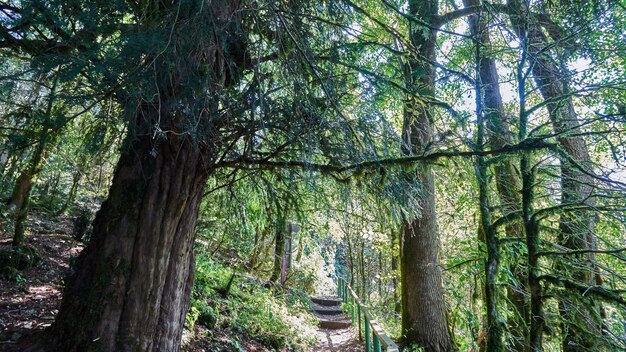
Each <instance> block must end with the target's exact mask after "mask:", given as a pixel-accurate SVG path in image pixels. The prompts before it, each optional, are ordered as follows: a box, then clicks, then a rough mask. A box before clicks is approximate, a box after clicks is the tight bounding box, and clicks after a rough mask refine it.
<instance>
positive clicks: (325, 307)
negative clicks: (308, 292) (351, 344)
mask: <svg viewBox="0 0 626 352" xmlns="http://www.w3.org/2000/svg"><path fill="white" fill-rule="evenodd" d="M311 302H312V308H313V312H314V313H315V316H316V317H317V319H318V320H319V326H320V328H322V329H329V330H336V329H346V328H349V327H350V326H351V325H352V321H351V320H350V317H349V316H348V315H346V314H345V313H344V312H342V311H341V299H340V298H339V297H337V296H315V297H311Z"/></svg>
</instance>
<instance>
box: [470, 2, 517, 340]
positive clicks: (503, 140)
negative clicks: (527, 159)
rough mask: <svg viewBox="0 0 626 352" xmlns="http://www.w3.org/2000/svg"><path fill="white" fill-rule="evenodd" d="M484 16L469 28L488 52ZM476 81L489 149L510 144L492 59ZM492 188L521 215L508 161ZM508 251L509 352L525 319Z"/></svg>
mask: <svg viewBox="0 0 626 352" xmlns="http://www.w3.org/2000/svg"><path fill="white" fill-rule="evenodd" d="M464 4H465V6H466V7H470V6H478V5H480V1H479V0H464ZM487 16H488V14H487V13H480V14H478V15H474V16H470V17H469V22H470V29H471V32H472V35H473V36H474V38H475V40H477V43H478V45H480V46H481V47H483V48H485V49H486V51H488V50H489V46H490V45H491V40H490V36H489V28H488V24H489V23H488V19H487V18H486V17H487ZM479 79H480V84H481V90H482V94H483V98H482V99H483V100H482V107H483V113H484V119H485V124H486V134H487V139H488V143H489V146H490V148H491V149H499V148H502V147H504V146H505V145H506V144H511V143H512V138H511V137H512V135H511V131H510V127H509V125H510V123H509V122H508V121H507V118H506V114H505V112H504V106H503V104H502V95H501V94H500V82H499V76H498V70H497V68H496V62H495V60H494V59H493V58H492V57H490V56H489V55H488V54H487V55H482V56H481V58H480V63H479ZM494 169H495V176H496V188H497V190H498V196H499V199H500V209H501V211H502V214H503V215H507V214H512V213H516V212H521V197H520V193H519V192H520V190H521V185H520V183H521V182H520V179H519V176H518V174H517V173H516V172H515V167H514V165H513V161H512V160H511V159H508V158H507V159H504V160H502V161H501V162H499V163H497V164H496V165H495V167H494ZM505 230H506V231H505V232H506V235H507V236H508V237H521V236H523V234H524V228H523V224H521V223H512V224H509V225H507V226H506V229H505ZM513 249H514V251H512V253H511V254H512V255H513V258H512V259H513V260H512V263H511V265H510V266H509V270H510V271H511V272H512V273H513V278H514V282H513V283H512V284H510V285H508V286H507V297H508V300H509V301H510V302H511V304H512V305H513V309H514V311H515V317H514V318H513V319H511V321H509V322H508V327H509V329H508V330H509V332H510V334H511V337H512V338H511V341H510V342H509V346H510V347H509V348H510V349H511V350H512V351H520V352H521V351H525V350H526V348H527V347H526V346H527V343H526V321H527V319H528V305H527V303H526V299H525V297H524V296H525V292H524V291H525V289H526V280H527V279H526V275H525V273H524V270H523V269H522V268H521V267H520V260H519V258H517V256H518V255H519V254H520V252H519V251H518V250H517V248H516V247H513Z"/></svg>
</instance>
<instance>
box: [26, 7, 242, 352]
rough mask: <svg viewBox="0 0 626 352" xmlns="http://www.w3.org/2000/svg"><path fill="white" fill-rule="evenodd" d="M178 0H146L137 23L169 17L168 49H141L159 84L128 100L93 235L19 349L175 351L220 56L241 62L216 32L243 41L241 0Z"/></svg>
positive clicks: (209, 156)
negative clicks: (52, 310)
mask: <svg viewBox="0 0 626 352" xmlns="http://www.w3.org/2000/svg"><path fill="white" fill-rule="evenodd" d="M184 4H185V5H188V6H189V7H188V8H184V10H181V9H180V6H181V5H180V4H178V3H176V2H173V3H172V2H160V1H159V2H149V3H146V4H145V5H146V16H153V17H151V18H147V19H146V20H145V21H143V22H142V24H143V23H146V26H158V27H159V28H156V30H157V32H158V33H161V32H163V31H162V30H161V29H160V28H162V27H163V26H164V25H165V24H164V23H163V22H164V21H165V20H167V21H168V23H167V28H170V27H169V26H170V25H171V28H172V29H171V30H168V31H165V32H163V33H167V34H164V35H166V36H165V37H164V38H163V43H167V48H166V49H163V50H161V49H159V51H158V55H156V57H154V58H148V60H150V62H151V64H150V65H149V66H150V77H151V78H150V80H151V82H152V80H155V82H156V85H157V87H156V90H155V91H154V94H152V93H151V92H148V95H147V96H148V97H149V98H143V99H141V98H140V101H139V103H137V104H133V103H132V102H129V103H128V105H126V106H127V108H128V109H132V110H130V111H128V112H127V114H128V115H130V114H131V113H133V114H134V115H132V116H133V118H132V119H131V121H130V126H129V129H128V130H129V132H128V133H129V135H128V137H127V140H126V143H125V145H124V149H123V152H122V155H121V157H120V160H119V162H118V165H117V167H116V170H115V174H114V177H113V182H112V185H111V188H110V189H109V196H108V198H107V200H106V201H105V202H104V203H103V204H102V207H101V209H100V210H99V211H98V213H97V214H96V218H95V220H94V226H93V228H94V229H93V235H92V239H91V241H90V243H89V245H88V246H87V248H86V249H85V250H84V251H83V253H81V255H80V257H79V259H78V263H77V269H76V272H75V273H74V275H73V276H72V277H71V279H70V280H69V281H68V285H67V286H66V289H65V291H64V297H63V302H62V304H61V308H60V310H59V313H58V315H57V318H56V321H55V323H54V324H53V325H52V326H51V327H50V328H49V329H48V330H47V331H45V332H44V333H43V334H42V335H40V336H35V340H33V341H31V343H30V346H27V348H26V350H27V351H61V352H63V351H81V352H82V351H87V352H88V351H99V352H114V351H115V352H117V351H119V352H125V351H155V352H156V351H159V352H168V351H177V350H178V349H179V346H180V339H181V335H182V331H183V324H184V321H185V315H186V312H187V307H188V302H189V295H190V292H191V288H192V284H193V277H194V259H193V253H192V247H193V240H194V234H195V226H196V222H197V216H198V208H199V206H200V200H201V197H202V194H203V188H204V185H205V182H206V179H207V177H208V175H209V174H210V172H211V170H212V167H213V165H214V162H215V159H214V157H215V155H216V150H215V148H216V146H219V143H220V140H219V136H220V135H219V131H218V128H219V126H220V124H222V123H223V121H221V120H220V119H219V118H220V116H219V115H218V112H217V110H218V101H217V99H218V98H217V97H219V95H220V91H221V89H223V88H224V87H225V86H226V88H227V87H228V85H229V84H234V80H233V75H232V74H233V70H234V67H231V66H228V67H230V69H227V65H230V64H232V65H236V64H237V63H238V62H240V61H235V60H236V58H235V57H233V56H230V55H234V54H236V53H234V52H232V51H225V50H223V49H224V48H223V47H222V46H221V45H222V44H221V42H218V41H221V40H223V41H224V43H228V44H229V45H236V44H242V43H241V42H240V40H241V37H240V32H239V28H240V27H239V24H240V23H239V22H240V20H241V17H240V15H239V14H237V13H239V11H238V10H239V9H240V7H241V2H239V1H229V0H220V1H213V2H211V3H210V4H208V5H207V4H205V3H204V2H199V1H198V2H188V3H184ZM203 11H204V12H203ZM199 13H200V14H199ZM202 15H207V16H208V15H210V16H211V17H210V18H211V21H209V23H207V22H206V17H203V16H202ZM200 21H201V22H202V23H199V22H200ZM154 29H155V28H152V27H148V28H145V30H146V31H151V30H154ZM190 30H194V31H195V32H193V33H194V36H193V37H192V38H191V39H190V38H189V36H188V35H187V34H188V33H189V32H188V31H190ZM175 31H176V32H175ZM241 47H242V48H243V44H242V46H241ZM239 54H241V53H239ZM225 55H229V56H225ZM207 67H208V69H207ZM203 73H204V74H205V76H198V75H201V74H203ZM199 84H202V86H198V85H199ZM190 86H193V87H198V89H195V88H194V89H191V88H189V87H190ZM196 92H199V93H198V94H196ZM195 109H198V110H195ZM199 116H201V117H202V118H201V119H200V120H198V117H199ZM155 126H156V127H155ZM191 128H196V130H190V129H191ZM192 132H201V134H200V133H197V134H195V133H192Z"/></svg>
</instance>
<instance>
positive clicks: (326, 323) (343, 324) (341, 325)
mask: <svg viewBox="0 0 626 352" xmlns="http://www.w3.org/2000/svg"><path fill="white" fill-rule="evenodd" d="M350 326H352V322H351V321H350V320H349V319H344V320H327V319H319V327H320V328H322V329H329V330H336V329H346V328H349V327H350Z"/></svg>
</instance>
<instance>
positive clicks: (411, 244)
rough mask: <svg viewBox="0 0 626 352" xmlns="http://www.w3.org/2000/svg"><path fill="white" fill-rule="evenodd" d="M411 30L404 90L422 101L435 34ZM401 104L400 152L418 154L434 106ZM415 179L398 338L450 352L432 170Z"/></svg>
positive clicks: (423, 10)
mask: <svg viewBox="0 0 626 352" xmlns="http://www.w3.org/2000/svg"><path fill="white" fill-rule="evenodd" d="M437 11H438V4H437V0H428V1H418V0H412V1H410V2H409V12H410V14H411V15H413V16H416V17H417V18H421V19H422V20H424V21H426V22H430V23H434V17H435V16H436V15H437ZM409 31H410V33H409V35H410V39H411V44H412V46H413V48H415V49H416V50H419V53H420V56H421V57H420V58H417V57H415V56H413V57H411V58H410V59H409V62H408V63H406V65H405V80H406V84H407V88H408V89H409V90H411V91H415V93H417V94H419V95H421V96H424V97H432V96H434V91H435V70H434V66H433V65H432V63H433V62H434V61H435V59H436V55H435V44H436V34H435V32H434V31H428V30H427V32H426V33H424V28H423V27H421V26H419V25H417V24H415V23H413V22H412V23H411V25H410V29H409ZM405 104H406V105H405V111H404V124H403V144H404V145H403V151H404V152H405V153H407V154H421V153H423V152H424V151H425V149H426V148H427V146H428V145H429V144H430V143H431V141H432V126H431V122H430V118H431V116H432V107H431V106H430V105H424V104H420V102H419V101H416V99H415V97H414V96H413V95H409V96H407V101H406V103H405ZM414 177H415V181H416V182H415V183H416V184H417V185H418V186H419V189H418V190H416V192H415V193H413V194H411V195H410V197H412V198H413V200H412V201H410V202H409V204H416V206H417V207H418V208H419V210H420V215H419V216H418V217H417V218H414V219H406V220H405V223H404V224H403V226H402V237H401V240H400V241H401V242H400V251H401V255H400V269H401V272H402V283H401V300H402V335H403V338H404V342H405V343H406V344H408V345H411V344H417V345H419V346H421V347H423V348H425V349H426V351H429V352H442V351H451V350H452V342H451V339H450V333H449V331H448V324H447V318H446V314H445V309H444V302H443V290H442V283H441V269H440V267H439V238H438V235H437V222H436V213H435V180H434V177H433V172H432V169H431V166H430V165H428V164H419V165H418V166H417V170H416V173H415V175H414Z"/></svg>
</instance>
